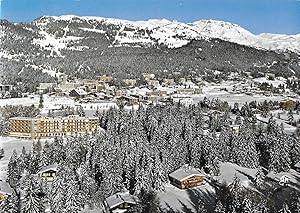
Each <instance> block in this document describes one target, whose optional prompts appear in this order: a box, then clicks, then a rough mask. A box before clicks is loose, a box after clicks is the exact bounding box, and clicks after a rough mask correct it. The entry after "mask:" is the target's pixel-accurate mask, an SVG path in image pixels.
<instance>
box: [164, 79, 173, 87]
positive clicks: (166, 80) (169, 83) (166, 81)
mask: <svg viewBox="0 0 300 213" xmlns="http://www.w3.org/2000/svg"><path fill="white" fill-rule="evenodd" d="M174 84H175V80H174V79H173V78H165V79H164V80H163V85H167V86H170V85H174Z"/></svg>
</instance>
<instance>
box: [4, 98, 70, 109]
mask: <svg viewBox="0 0 300 213" xmlns="http://www.w3.org/2000/svg"><path fill="white" fill-rule="evenodd" d="M43 99H44V103H43V104H44V109H57V108H58V107H60V106H61V105H62V104H63V105H64V106H75V101H74V100H73V99H71V98H68V97H50V96H48V95H43ZM39 101H40V96H39V95H30V96H28V97H24V98H10V99H0V107H3V106H5V105H24V106H31V105H35V106H38V105H39Z"/></svg>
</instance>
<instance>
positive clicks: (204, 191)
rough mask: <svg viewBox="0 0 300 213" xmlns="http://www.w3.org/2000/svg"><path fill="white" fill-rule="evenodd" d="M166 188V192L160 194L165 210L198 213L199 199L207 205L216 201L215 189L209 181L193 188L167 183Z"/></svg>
mask: <svg viewBox="0 0 300 213" xmlns="http://www.w3.org/2000/svg"><path fill="white" fill-rule="evenodd" d="M165 188H166V191H165V192H162V193H159V194H158V198H159V201H160V206H161V208H162V209H163V210H164V212H182V213H184V212H195V213H196V212H197V206H198V203H199V200H202V201H203V202H204V203H206V204H207V206H209V205H211V204H214V203H215V190H214V188H213V187H212V186H211V185H209V184H208V183H205V184H204V185H202V186H198V187H195V188H192V189H179V188H177V187H175V186H173V185H171V184H166V187H165Z"/></svg>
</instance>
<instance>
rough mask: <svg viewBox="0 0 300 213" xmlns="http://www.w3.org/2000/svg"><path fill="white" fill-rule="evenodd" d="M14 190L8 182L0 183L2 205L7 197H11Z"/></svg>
mask: <svg viewBox="0 0 300 213" xmlns="http://www.w3.org/2000/svg"><path fill="white" fill-rule="evenodd" d="M12 193H13V189H12V188H11V187H10V185H9V184H8V183H7V182H3V181H0V203H1V201H3V200H4V199H6V198H7V197H9V196H11V195H12Z"/></svg>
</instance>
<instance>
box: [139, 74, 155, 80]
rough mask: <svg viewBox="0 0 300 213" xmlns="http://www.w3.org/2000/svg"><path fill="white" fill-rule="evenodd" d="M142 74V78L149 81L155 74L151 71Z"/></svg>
mask: <svg viewBox="0 0 300 213" xmlns="http://www.w3.org/2000/svg"><path fill="white" fill-rule="evenodd" d="M142 76H143V78H144V79H145V80H146V81H149V80H151V79H154V78H155V75H154V74H152V73H143V74H142Z"/></svg>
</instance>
